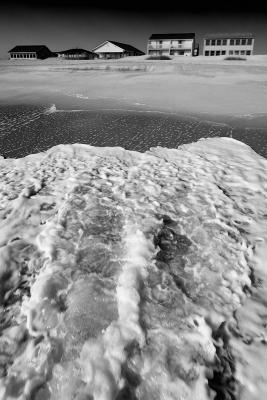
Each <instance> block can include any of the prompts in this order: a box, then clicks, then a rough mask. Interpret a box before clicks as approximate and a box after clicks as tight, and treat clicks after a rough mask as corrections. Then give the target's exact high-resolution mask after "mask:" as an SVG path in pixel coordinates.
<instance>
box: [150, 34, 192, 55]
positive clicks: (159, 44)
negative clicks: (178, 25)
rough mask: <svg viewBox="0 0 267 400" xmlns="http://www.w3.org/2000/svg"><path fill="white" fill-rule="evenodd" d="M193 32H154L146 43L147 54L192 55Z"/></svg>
mask: <svg viewBox="0 0 267 400" xmlns="http://www.w3.org/2000/svg"><path fill="white" fill-rule="evenodd" d="M194 49H195V34H194V33H162V34H159V33H156V34H153V35H151V36H150V38H149V40H148V45H147V54H148V55H149V56H193V55H197V54H195V53H194Z"/></svg>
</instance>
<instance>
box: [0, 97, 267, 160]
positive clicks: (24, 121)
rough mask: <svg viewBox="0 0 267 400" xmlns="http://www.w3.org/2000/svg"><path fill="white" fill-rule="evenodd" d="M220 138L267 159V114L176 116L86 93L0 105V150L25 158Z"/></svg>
mask: <svg viewBox="0 0 267 400" xmlns="http://www.w3.org/2000/svg"><path fill="white" fill-rule="evenodd" d="M217 136H218V137H223V136H225V137H233V138H235V139H237V140H240V141H242V142H244V143H246V144H248V145H249V146H250V147H252V148H253V149H254V150H255V151H256V152H257V153H258V154H260V155H262V156H263V157H267V119H266V116H265V115H246V116H238V117H235V118H229V117H216V116H214V117H211V116H207V115H201V116H191V115H178V114H175V113H168V112H161V111H158V110H151V109H149V108H147V107H143V106H142V105H141V104H134V105H131V106H129V107H128V106H125V105H124V106H122V104H120V103H118V104H116V105H115V106H114V102H110V101H108V100H106V101H103V99H102V100H98V101H97V100H94V101H89V100H88V99H84V98H83V96H80V98H79V97H78V98H76V99H75V101H73V99H71V102H63V103H61V104H56V105H55V104H46V105H43V104H41V105H31V104H17V105H14V104H12V105H3V104H2V105H0V154H1V155H2V156H4V157H16V158H18V157H23V156H25V155H27V154H31V153H36V152H40V151H44V150H47V149H49V148H50V147H52V146H55V145H57V144H67V143H84V144H89V145H92V146H112V147H113V146H121V147H123V148H125V149H127V150H135V151H141V152H144V151H146V150H149V149H150V148H151V147H155V146H162V147H167V148H177V147H178V146H180V145H181V144H185V143H191V142H195V141H197V140H198V139H200V138H208V137H217Z"/></svg>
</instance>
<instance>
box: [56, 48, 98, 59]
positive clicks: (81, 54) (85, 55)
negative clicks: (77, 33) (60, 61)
mask: <svg viewBox="0 0 267 400" xmlns="http://www.w3.org/2000/svg"><path fill="white" fill-rule="evenodd" d="M56 54H57V57H58V58H64V59H65V60H93V59H95V58H98V55H97V54H95V53H93V52H92V51H89V50H84V49H79V48H76V49H69V50H63V51H57V52H56Z"/></svg>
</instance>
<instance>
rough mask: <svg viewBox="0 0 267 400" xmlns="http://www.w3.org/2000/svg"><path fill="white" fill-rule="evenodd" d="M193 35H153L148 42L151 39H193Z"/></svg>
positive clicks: (184, 33)
mask: <svg viewBox="0 0 267 400" xmlns="http://www.w3.org/2000/svg"><path fill="white" fill-rule="evenodd" d="M194 38H195V34H194V33H186V32H183V33H153V34H152V35H151V36H150V38H149V40H151V39H194Z"/></svg>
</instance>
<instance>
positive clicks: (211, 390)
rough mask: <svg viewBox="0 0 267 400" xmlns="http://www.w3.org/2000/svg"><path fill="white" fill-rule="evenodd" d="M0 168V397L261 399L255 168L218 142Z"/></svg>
mask: <svg viewBox="0 0 267 400" xmlns="http://www.w3.org/2000/svg"><path fill="white" fill-rule="evenodd" d="M0 164H1V170H0V171H1V172H0V174H1V183H2V185H1V191H0V198H1V203H0V204H1V205H0V218H1V221H0V242H1V248H0V259H1V270H0V284H1V315H2V332H1V333H2V335H1V338H0V353H1V364H0V367H1V368H0V372H1V378H0V388H1V389H0V398H1V399H8V400H11V399H14V398H17V399H27V398H29V397H32V398H36V399H43V398H45V399H48V398H50V399H55V400H56V399H57V400H58V399H62V400H63V399H64V400H65V399H69V400H71V399H76V400H81V399H85V398H86V399H94V400H113V399H114V400H119V399H123V398H127V399H138V400H139V399H140V400H151V399H155V400H156V399H157V400H163V399H164V400H177V398H179V399H180V398H183V399H190V400H192V399H195V400H206V399H211V398H216V396H218V398H225V399H227V398H230V397H231V396H232V397H233V396H236V397H237V398H238V396H239V394H240V393H241V397H242V399H250V400H254V399H255V400H256V399H257V400H259V399H264V398H265V394H266V390H267V382H266V379H265V377H264V371H265V369H264V368H265V365H266V360H267V350H266V340H267V336H266V326H267V324H266V321H265V314H266V312H265V311H266V310H265V304H266V300H267V293H266V287H267V286H266V279H267V277H266V272H265V264H264V263H265V261H264V260H265V258H266V250H265V248H266V239H267V228H266V199H267V181H266V167H267V161H266V160H265V159H264V158H262V157H260V156H258V155H257V154H256V153H255V152H253V151H252V150H251V149H250V148H249V147H248V146H246V145H244V144H241V143H239V142H237V141H235V140H233V139H229V138H227V140H226V139H207V140H201V141H199V142H197V143H193V144H190V145H183V146H181V147H180V148H178V149H163V148H160V147H158V148H154V149H151V150H150V151H149V152H147V153H138V152H130V151H126V150H124V149H122V148H94V147H90V146H86V145H80V144H75V145H65V146H63V145H61V146H56V147H54V148H52V149H50V150H49V151H47V152H45V153H41V154H38V155H31V156H27V157H25V158H24V159H18V160H12V159H7V160H5V159H1V160H0ZM229 396H230V397H229Z"/></svg>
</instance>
